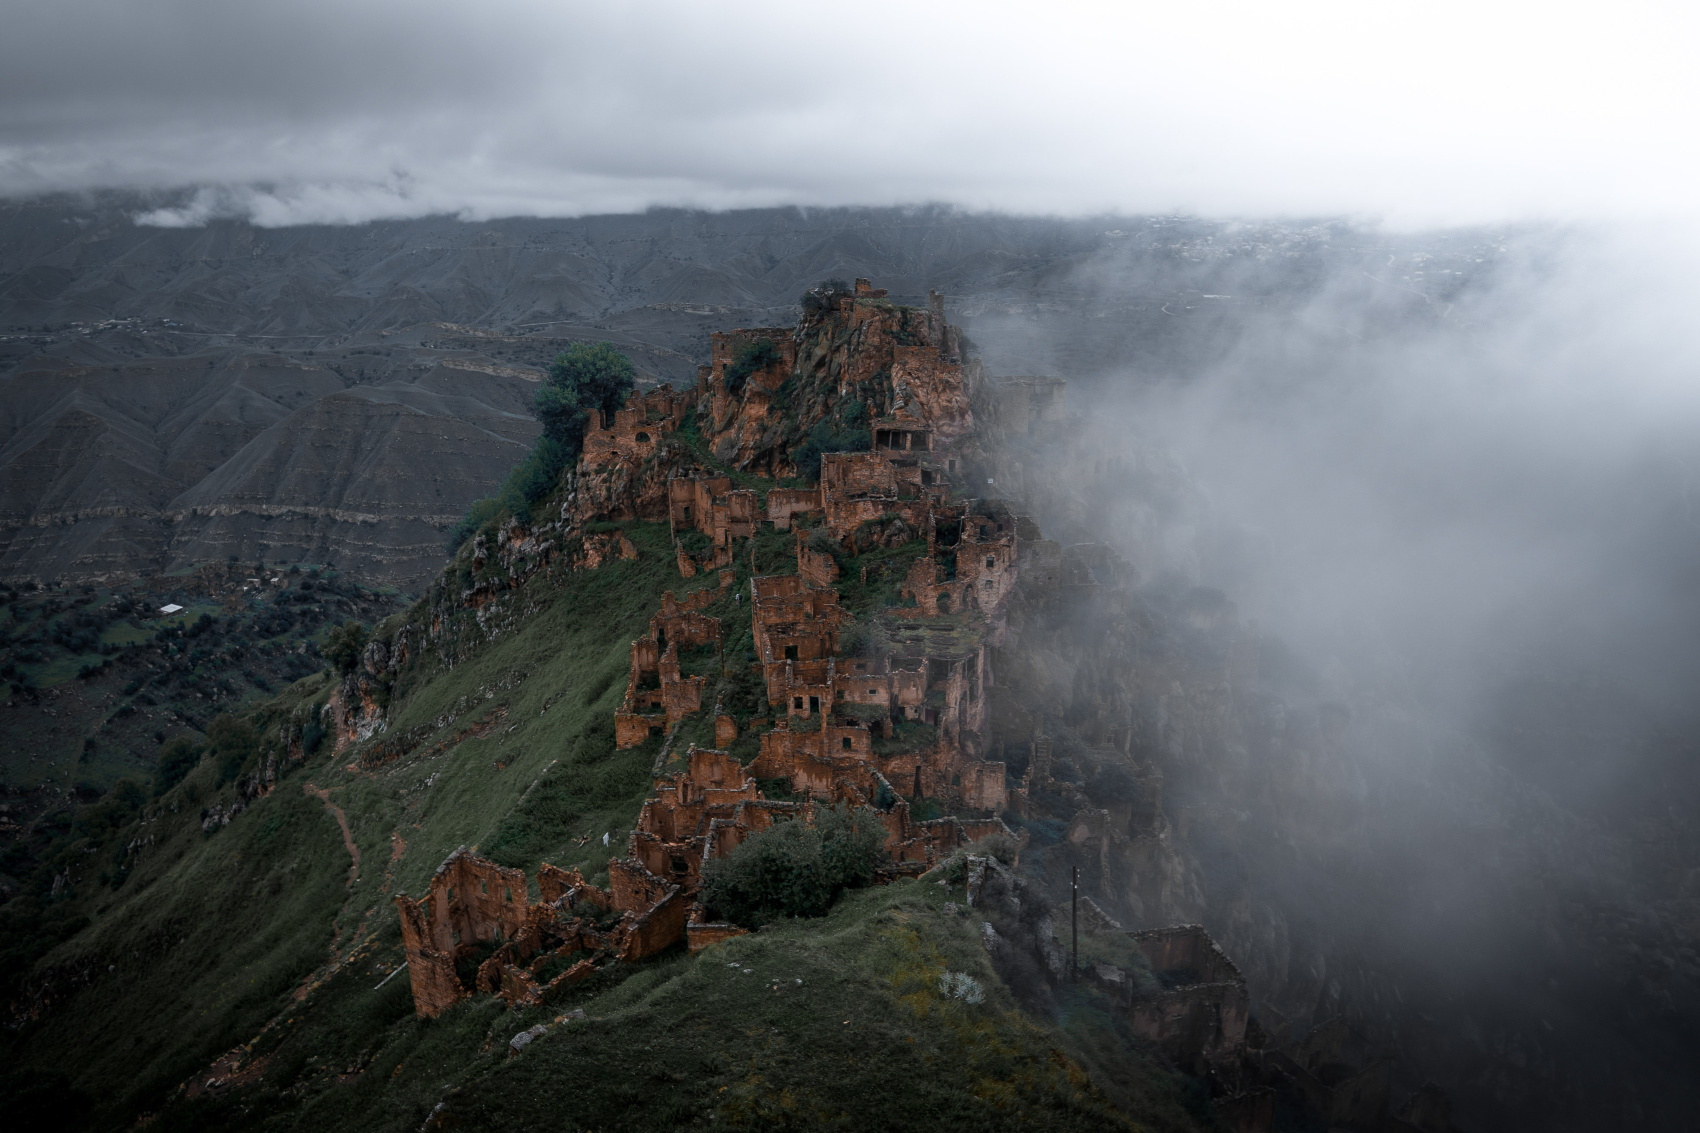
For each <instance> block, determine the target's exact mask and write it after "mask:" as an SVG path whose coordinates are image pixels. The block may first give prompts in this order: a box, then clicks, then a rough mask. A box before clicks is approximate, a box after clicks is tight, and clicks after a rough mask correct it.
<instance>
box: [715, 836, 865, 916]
mask: <svg viewBox="0 0 1700 1133" xmlns="http://www.w3.org/2000/svg"><path fill="white" fill-rule="evenodd" d="M885 860H886V853H885V825H884V823H883V822H881V821H880V816H879V814H878V813H877V812H875V811H872V810H868V809H865V808H858V809H854V810H852V809H851V808H849V807H846V806H833V807H821V808H818V809H817V810H816V811H815V821H814V824H813V825H809V824H807V823H805V822H802V821H801V820H793V821H789V822H781V823H779V824H778V825H776V826H773V827H770V828H769V829H767V830H763V831H761V832H760V833H757V834H752V835H751V836H750V837H749V838H746V839H745V840H744V841H743V843H742V844H740V845H739V846H738V848H737V849H735V850H733V851H732V853H731V854H729V855H728V856H726V857H724V858H720V859H717V860H715V861H712V862H709V863H708V865H707V866H705V867H704V869H703V882H702V894H703V901H704V903H705V904H707V905H708V906H709V907H710V908H712V909H714V910H715V911H717V912H718V913H719V914H720V915H721V916H723V917H726V918H727V919H728V920H731V921H734V922H736V923H738V924H741V925H744V926H746V927H748V928H759V927H760V926H762V925H764V924H766V923H768V922H769V921H774V920H778V919H779V918H780V917H818V916H821V915H822V914H824V913H825V912H826V911H827V909H828V908H830V907H831V905H832V902H833V901H834V900H835V899H836V898H837V897H838V895H839V894H840V893H842V892H843V891H844V890H845V889H851V888H856V887H859V886H863V885H867V884H868V883H869V882H871V881H872V880H873V879H874V871H875V869H877V868H878V867H879V866H880V865H881V864H883V863H884V861H885Z"/></svg>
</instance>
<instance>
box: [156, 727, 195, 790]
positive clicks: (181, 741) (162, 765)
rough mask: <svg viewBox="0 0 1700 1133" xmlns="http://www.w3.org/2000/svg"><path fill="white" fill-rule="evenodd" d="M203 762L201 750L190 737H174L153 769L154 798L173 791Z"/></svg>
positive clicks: (161, 752) (161, 751)
mask: <svg viewBox="0 0 1700 1133" xmlns="http://www.w3.org/2000/svg"><path fill="white" fill-rule="evenodd" d="M200 761H201V749H200V748H199V747H198V746H196V744H195V741H194V740H191V739H190V738H189V737H188V736H174V737H172V739H171V741H170V742H169V743H167V744H166V745H165V746H164V747H163V748H161V749H160V751H159V761H158V762H157V763H155V764H154V768H153V793H154V797H155V798H158V797H159V796H160V795H163V794H165V792H167V791H169V790H171V788H173V787H175V786H176V785H177V784H179V783H181V782H182V781H183V777H184V776H186V775H188V774H189V772H191V771H193V770H194V769H195V764H197V763H199V762H200Z"/></svg>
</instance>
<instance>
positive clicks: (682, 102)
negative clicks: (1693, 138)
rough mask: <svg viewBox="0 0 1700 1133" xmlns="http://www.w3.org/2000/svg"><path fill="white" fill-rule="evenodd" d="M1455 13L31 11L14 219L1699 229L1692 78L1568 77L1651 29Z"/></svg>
mask: <svg viewBox="0 0 1700 1133" xmlns="http://www.w3.org/2000/svg"><path fill="white" fill-rule="evenodd" d="M1445 7H1446V6H1445V5H1442V6H1441V8H1440V9H1435V10H1434V11H1433V12H1432V13H1431V14H1429V15H1428V16H1426V17H1425V18H1424V19H1423V20H1422V22H1420V23H1413V24H1410V25H1409V26H1405V27H1397V28H1395V27H1389V26H1384V25H1382V24H1377V23H1376V22H1375V20H1374V19H1370V18H1368V17H1364V16H1362V15H1358V14H1354V11H1353V10H1351V9H1350V7H1349V6H1347V7H1341V6H1337V5H1331V4H1324V5H1320V6H1317V7H1315V8H1314V10H1311V9H1303V10H1298V11H1295V12H1293V13H1290V14H1288V15H1284V16H1283V17H1282V18H1280V19H1276V18H1275V17H1274V16H1272V15H1271V14H1270V13H1269V12H1268V11H1266V9H1265V8H1260V7H1259V6H1256V5H1250V4H1243V5H1240V4H1229V5H1227V6H1226V7H1222V8H1213V9H1211V10H1210V11H1208V12H1206V11H1203V10H1198V11H1192V10H1190V9H1188V10H1176V9H1173V8H1160V7H1122V6H1109V7H1104V6H1091V5H1068V4H1063V5H1060V6H1053V7H1051V8H1048V9H1047V10H1045V11H1044V12H1042V13H1041V12H1038V11H1037V10H1029V9H1024V8H1020V7H1015V6H1000V5H996V4H993V5H973V6H969V5H954V4H947V5H942V6H926V7H922V8H917V7H915V6H913V5H896V4H881V3H868V4H863V5H858V6H857V7H856V8H855V9H853V10H848V11H847V10H844V9H840V8H831V7H828V6H822V5H796V4H784V5H781V4H748V3H746V4H741V5H734V6H719V5H717V6H703V5H687V4H655V5H644V6H641V7H640V6H626V5H621V6H615V5H589V4H554V3H542V2H538V0H497V2H494V3H490V4H483V5H476V6H474V5H455V4H448V3H444V2H442V0H427V2H423V3H414V4H400V3H395V2H391V0H360V2H356V3H328V2H325V0H304V2H302V3H296V4H291V5H286V6H276V5H245V4H244V5H232V4H221V3H213V2H211V0H155V2H153V3H149V4H135V3H123V2H119V0H68V2H65V3H57V4H47V3H39V2H33V0H32V2H31V3H29V4H27V5H25V6H23V7H21V8H20V9H18V10H16V11H13V12H10V13H9V14H8V34H7V36H6V37H5V39H4V40H3V41H0V192H4V193H6V194H8V195H14V196H16V195H20V194H30V193H36V192H42V191H50V190H63V189H83V188H91V187H102V186H124V187H140V188H154V189H163V188H183V187H192V186H197V185H208V184H216V185H222V186H226V187H228V188H229V191H226V192H223V193H222V194H221V195H219V196H218V197H217V198H216V199H218V200H220V201H223V202H224V204H225V206H226V207H229V208H231V209H234V210H237V211H238V212H240V211H243V210H246V211H247V213H248V214H249V215H252V216H253V217H255V218H256V219H259V220H260V221H261V222H262V223H285V222H288V221H305V220H346V221H358V220H362V219H367V218H370V217H376V216H407V215H420V214H423V213H429V212H443V211H448V212H458V213H462V214H464V215H467V216H473V217H487V216H492V215H500V214H515V213H529V214H555V215H560V214H573V213H584V212H590V211H602V210H608V209H621V208H641V207H644V206H646V205H651V204H675V205H697V206H706V207H714V208H720V207H729V206H735V205H759V204H770V203H780V202H784V203H798V204H841V203H868V204H877V203H903V202H922V201H934V200H936V201H947V202H951V203H954V204H958V205H963V206H966V207H970V208H997V209H1006V210H1016V211H1038V212H1049V213H1082V212H1092V211H1097V210H1121V211H1162V210H1169V209H1176V208H1179V209H1191V210H1197V211H1212V212H1218V213H1220V212H1240V213H1248V212H1264V213H1269V212H1279V213H1295V212H1296V213H1309V214H1316V213H1318V212H1347V213H1352V214H1355V215H1384V216H1390V217H1393V218H1394V219H1396V220H1428V219H1440V220H1460V219H1464V220H1467V219H1472V218H1476V217H1481V216H1504V215H1514V214H1521V213H1527V212H1534V213H1546V214H1560V215H1562V214H1567V213H1575V212H1577V211H1579V210H1583V211H1585V210H1588V209H1598V208H1604V209H1607V210H1617V211H1631V212H1635V211H1647V210H1653V211H1660V210H1664V211H1669V210H1678V211H1680V210H1682V209H1685V208H1687V207H1688V206H1687V203H1686V198H1685V197H1684V196H1683V195H1682V193H1681V191H1680V188H1681V184H1682V183H1683V178H1684V176H1685V175H1686V174H1687V173H1690V172H1692V170H1693V167H1694V156H1695V154H1694V145H1693V143H1692V142H1689V141H1686V140H1684V139H1685V138H1686V136H1687V135H1686V134H1685V133H1684V132H1683V131H1682V130H1681V128H1680V124H1679V123H1678V122H1677V121H1676V118H1675V116H1676V114H1677V111H1676V110H1674V109H1670V108H1671V107H1674V106H1679V105H1680V104H1681V101H1682V99H1683V97H1684V96H1686V95H1687V94H1689V93H1692V92H1691V90H1690V88H1691V87H1692V86H1693V82H1692V80H1691V79H1684V78H1681V77H1680V75H1675V73H1674V72H1673V71H1671V69H1670V67H1669V66H1668V64H1670V62H1671V60H1670V59H1669V58H1668V56H1669V54H1670V53H1669V52H1668V51H1663V50H1661V49H1659V47H1658V44H1657V43H1656V42H1655V43H1653V44H1651V45H1650V46H1649V47H1648V48H1647V49H1646V50H1645V51H1644V52H1642V53H1641V54H1640V55H1639V56H1637V57H1636V58H1635V59H1634V60H1633V61H1631V60H1629V59H1626V58H1622V57H1621V56H1620V55H1613V56H1611V57H1610V59H1608V63H1610V65H1611V66H1616V67H1618V68H1619V70H1618V71H1616V72H1614V71H1611V70H1610V67H1609V66H1608V67H1607V68H1606V69H1605V74H1606V75H1607V76H1609V78H1610V80H1611V81H1609V82H1608V81H1606V80H1605V79H1604V78H1602V77H1601V74H1602V68H1601V67H1600V66H1599V65H1598V64H1599V62H1600V59H1601V58H1604V56H1601V55H1599V54H1598V53H1596V57H1595V59H1594V63H1595V65H1594V66H1592V67H1589V68H1579V69H1577V70H1574V71H1570V72H1567V71H1566V64H1567V61H1568V58H1569V56H1568V55H1567V54H1566V53H1569V54H1570V55H1574V54H1577V53H1579V52H1580V51H1581V50H1583V48H1584V46H1590V45H1591V44H1592V43H1598V44H1600V45H1603V46H1604V47H1606V48H1612V47H1617V46H1621V45H1622V41H1623V40H1624V39H1625V37H1627V36H1631V35H1632V34H1638V33H1639V32H1640V30H1642V29H1639V28H1636V27H1634V26H1632V25H1631V23H1630V22H1627V21H1625V22H1624V24H1623V28H1622V29H1619V33H1618V34H1616V35H1615V37H1614V34H1613V27H1612V26H1606V27H1604V28H1601V29H1597V30H1596V31H1594V32H1593V33H1591V34H1592V40H1589V39H1587V38H1586V37H1584V35H1583V32H1584V31H1585V30H1587V29H1583V28H1582V27H1581V25H1580V23H1579V22H1578V21H1576V20H1575V19H1566V18H1559V17H1555V16H1552V15H1551V14H1550V13H1549V14H1548V15H1547V16H1545V17H1543V21H1542V22H1541V23H1540V24H1539V26H1538V28H1537V29H1536V31H1534V32H1530V31H1529V30H1528V29H1527V28H1519V26H1518V25H1516V24H1515V22H1508V21H1506V20H1505V19H1502V18H1497V17H1491V16H1490V17H1481V16H1477V17H1474V18H1473V21H1472V23H1471V25H1470V26H1471V28H1472V29H1473V30H1472V34H1469V35H1465V34H1459V33H1457V32H1456V30H1455V29H1454V28H1453V27H1452V26H1451V25H1450V24H1449V23H1448V21H1449V20H1450V19H1452V18H1453V16H1452V15H1449V14H1448V12H1447V11H1445V10H1442V9H1444V8H1445ZM1553 29H1557V30H1556V31H1554V30H1553ZM1531 35H1532V36H1533V38H1532V39H1531V38H1530V37H1531ZM1494 36H1502V37H1506V40H1507V42H1506V43H1505V44H1504V45H1503V46H1504V47H1506V48H1507V50H1496V44H1495V42H1494V39H1493V37H1494ZM1512 37H1521V38H1522V39H1524V40H1526V41H1528V42H1530V43H1536V44H1538V45H1540V46H1541V47H1542V49H1543V50H1542V51H1541V52H1535V51H1529V50H1509V48H1510V47H1512V46H1514V44H1513V43H1512V42H1511V39H1512ZM1612 60H1615V62H1612ZM1632 63H1633V65H1632ZM1496 66H1497V67H1499V68H1501V69H1502V70H1503V72H1504V73H1503V74H1502V75H1497V76H1496V75H1494V74H1492V73H1491V69H1492V68H1493V67H1496ZM1567 73H1568V74H1569V75H1570V78H1569V79H1566V78H1565V75H1566V74H1567ZM1577 75H1592V76H1594V77H1595V79H1594V81H1591V82H1586V83H1584V82H1580V80H1577V79H1576V76H1577ZM1573 87H1579V88H1580V93H1576V92H1573V91H1572V90H1571V88H1573ZM1614 92H1615V93H1614ZM1582 95H1587V96H1588V97H1589V98H1590V99H1592V101H1588V102H1583V101H1580V100H1581V98H1582ZM1614 99H1615V100H1616V101H1615V102H1614ZM1661 107H1664V108H1665V109H1661ZM1586 108H1594V109H1597V110H1598V111H1599V112H1600V113H1598V114H1596V113H1594V110H1593V109H1586ZM1614 114H1616V115H1617V117H1615V118H1614V117H1612V116H1613V115H1614ZM207 199H212V198H207ZM173 207H174V208H177V209H181V208H182V207H183V206H182V204H181V202H180V201H179V202H173ZM203 211H204V210H203V207H202V206H194V207H192V208H191V209H190V211H188V212H181V211H178V212H173V213H171V214H170V215H172V216H179V217H193V216H199V215H202V214H203ZM164 215H165V214H161V216H162V217H163V216H164Z"/></svg>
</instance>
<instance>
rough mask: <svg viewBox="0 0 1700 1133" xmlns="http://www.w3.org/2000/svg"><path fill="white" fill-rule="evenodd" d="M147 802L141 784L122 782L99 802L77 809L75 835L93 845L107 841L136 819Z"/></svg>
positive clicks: (117, 783) (115, 785) (73, 831)
mask: <svg viewBox="0 0 1700 1133" xmlns="http://www.w3.org/2000/svg"><path fill="white" fill-rule="evenodd" d="M146 799H147V795H145V794H143V793H142V786H141V784H140V783H138V782H136V781H135V780H134V779H120V780H118V782H116V783H114V784H113V785H112V789H111V790H110V791H108V792H106V794H105V796H104V797H102V798H101V800H100V801H99V802H97V803H93V804H91V805H89V806H80V807H78V808H77V814H76V817H75V818H73V819H72V820H71V833H72V835H73V836H74V837H79V838H87V839H88V840H89V841H90V842H96V843H100V842H104V841H105V840H106V839H107V838H109V837H111V836H112V835H113V834H114V833H116V832H117V831H118V830H119V829H121V828H122V827H124V826H125V825H127V824H128V823H129V822H130V820H131V819H133V818H135V817H136V814H137V813H138V812H139V811H140V810H141V809H142V803H143V802H144V801H145V800H146Z"/></svg>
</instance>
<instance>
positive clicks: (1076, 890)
mask: <svg viewBox="0 0 1700 1133" xmlns="http://www.w3.org/2000/svg"><path fill="white" fill-rule="evenodd" d="M1069 904H1070V907H1069V922H1070V925H1069V930H1070V933H1071V935H1072V936H1073V937H1074V942H1073V943H1074V963H1073V964H1071V965H1070V966H1069V971H1068V978H1069V979H1071V980H1077V979H1079V978H1080V867H1079V866H1075V867H1074V882H1073V884H1072V885H1071V886H1070V894H1069Z"/></svg>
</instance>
